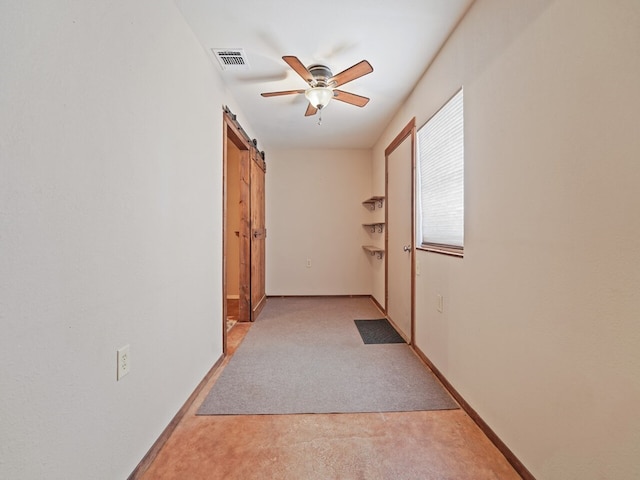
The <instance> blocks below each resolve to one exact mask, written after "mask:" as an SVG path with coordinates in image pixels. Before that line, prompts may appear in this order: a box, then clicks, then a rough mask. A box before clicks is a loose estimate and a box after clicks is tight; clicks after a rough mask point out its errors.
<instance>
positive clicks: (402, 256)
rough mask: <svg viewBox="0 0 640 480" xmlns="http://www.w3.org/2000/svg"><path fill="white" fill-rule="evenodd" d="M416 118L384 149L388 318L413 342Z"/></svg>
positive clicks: (386, 300)
mask: <svg viewBox="0 0 640 480" xmlns="http://www.w3.org/2000/svg"><path fill="white" fill-rule="evenodd" d="M414 150H415V118H414V119H412V120H411V121H410V122H409V123H408V124H407V126H406V127H405V128H404V129H403V130H402V131H401V132H400V134H398V136H397V137H396V138H395V139H394V140H393V141H392V142H391V144H390V145H389V146H388V147H387V149H386V150H385V170H386V179H387V181H386V191H385V197H386V202H387V208H386V210H385V211H386V213H385V217H386V218H385V223H386V227H387V228H386V232H387V233H386V236H385V251H386V252H387V253H386V255H385V262H386V269H385V270H386V281H385V290H386V295H385V297H386V298H385V302H386V311H387V318H388V319H389V321H391V323H393V324H394V326H395V327H396V329H397V330H398V331H399V332H400V334H401V335H402V336H403V337H404V339H405V340H406V341H407V343H409V344H412V343H413V338H414V247H415V245H414V243H415V242H414V236H415V235H414V228H415V227H414V223H415V222H414V175H415V174H414V171H415V159H414Z"/></svg>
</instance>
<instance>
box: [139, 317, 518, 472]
mask: <svg viewBox="0 0 640 480" xmlns="http://www.w3.org/2000/svg"><path fill="white" fill-rule="evenodd" d="M251 326H252V324H249V323H238V324H236V325H235V326H234V327H233V328H232V329H231V331H230V332H229V336H228V348H229V350H228V354H229V355H228V356H227V358H226V359H225V360H224V362H223V364H222V365H221V367H220V368H219V369H218V370H217V371H216V373H215V375H214V376H213V377H212V378H211V380H210V381H209V383H208V384H207V385H206V386H205V388H203V390H202V391H201V392H200V394H199V395H198V397H197V398H196V400H195V401H194V403H193V404H192V405H191V407H190V408H189V411H188V412H187V414H186V415H185V417H184V418H183V419H182V421H181V422H180V423H179V424H178V426H177V427H176V429H175V430H174V432H173V434H172V435H171V437H170V438H169V439H168V441H167V443H166V444H165V446H164V447H163V448H162V450H161V451H160V453H159V455H158V456H157V457H156V459H155V461H154V462H153V463H152V464H151V466H150V468H149V469H148V470H147V471H146V472H145V473H144V474H142V475H141V476H140V477H139V478H141V479H144V480H174V479H175V480H177V479H190V480H196V479H243V480H244V479H336V478H341V479H372V480H373V479H381V480H382V479H403V480H404V479H407V480H408V479H433V480H436V479H437V480H441V479H474V480H482V479H492V480H496V479H500V480H503V479H519V478H520V477H519V476H518V474H517V473H516V472H515V471H514V470H513V468H512V467H511V466H510V465H509V464H508V462H507V461H506V459H505V458H504V457H503V456H502V454H501V453H500V452H499V451H498V450H497V449H496V448H495V447H494V445H493V444H492V443H491V442H490V441H489V440H488V439H487V437H486V436H485V435H484V434H483V433H482V432H481V431H480V429H479V428H478V427H477V426H476V425H475V423H474V422H473V421H472V420H471V419H470V418H469V416H468V415H467V414H466V413H465V412H464V411H463V410H462V409H458V410H440V411H422V412H401V413H371V414H322V415H320V414H312V415H237V416H196V414H195V413H196V411H197V409H198V407H199V406H200V404H201V403H202V401H203V400H204V398H205V396H206V395H207V393H208V392H209V390H210V389H211V386H212V385H213V384H214V383H215V381H216V379H217V378H218V377H219V376H220V373H221V372H222V370H223V369H224V367H225V365H226V364H227V363H228V362H229V360H230V358H231V356H232V355H233V353H234V352H235V350H236V349H237V348H238V346H239V345H240V343H241V342H242V340H243V339H244V337H245V335H246V333H247V332H248V331H249V329H250V328H251Z"/></svg>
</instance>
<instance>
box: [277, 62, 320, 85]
mask: <svg viewBox="0 0 640 480" xmlns="http://www.w3.org/2000/svg"><path fill="white" fill-rule="evenodd" d="M282 59H283V60H284V61H285V62H287V64H288V65H289V66H290V67H291V68H293V69H294V70H295V72H296V73H297V74H298V75H300V76H301V77H302V78H303V79H304V81H305V82H307V83H308V84H309V85H311V83H312V82H313V81H314V78H313V75H311V72H310V71H309V70H307V67H305V66H304V65H303V64H302V62H301V61H300V60H298V57H294V56H292V55H285V56H284V57H282Z"/></svg>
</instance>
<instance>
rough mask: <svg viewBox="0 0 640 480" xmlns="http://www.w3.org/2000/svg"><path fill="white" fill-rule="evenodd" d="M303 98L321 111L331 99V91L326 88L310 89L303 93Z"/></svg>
mask: <svg viewBox="0 0 640 480" xmlns="http://www.w3.org/2000/svg"><path fill="white" fill-rule="evenodd" d="M304 96H305V97H307V100H309V103H310V104H311V105H313V106H314V107H316V108H317V109H318V110H321V109H323V108H324V107H326V106H327V105H328V103H329V101H330V100H331V99H332V98H333V90H332V89H330V88H327V87H312V88H310V89H308V90H307V91H305V92H304Z"/></svg>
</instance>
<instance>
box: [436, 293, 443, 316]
mask: <svg viewBox="0 0 640 480" xmlns="http://www.w3.org/2000/svg"><path fill="white" fill-rule="evenodd" d="M437 298H438V311H439V312H440V313H442V311H443V310H444V297H443V296H442V295H440V294H438V295H437Z"/></svg>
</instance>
